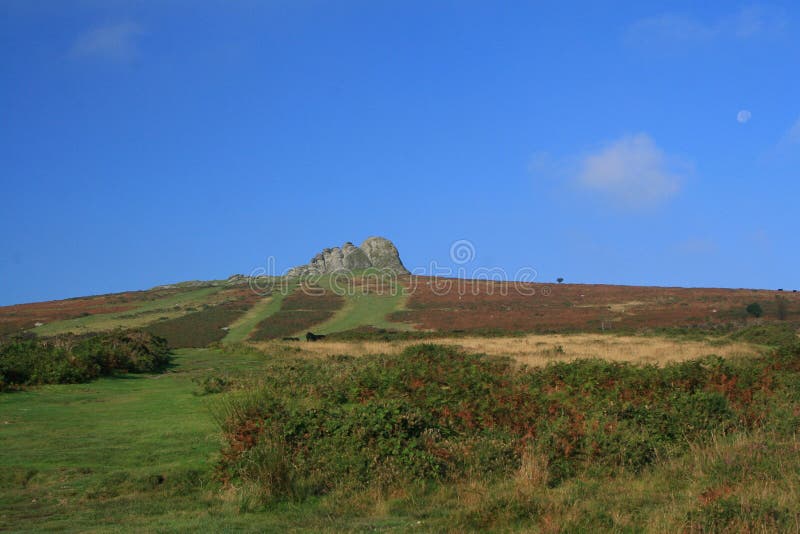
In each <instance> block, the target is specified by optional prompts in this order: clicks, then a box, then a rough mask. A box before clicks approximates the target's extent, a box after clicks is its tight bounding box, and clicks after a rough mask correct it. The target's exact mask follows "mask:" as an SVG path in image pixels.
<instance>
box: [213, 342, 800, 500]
mask: <svg viewBox="0 0 800 534" xmlns="http://www.w3.org/2000/svg"><path fill="white" fill-rule="evenodd" d="M798 362H800V346H792V347H789V346H787V347H784V348H783V349H781V350H780V351H778V352H776V353H775V354H773V355H770V356H765V357H761V358H753V359H748V360H741V361H738V360H737V361H727V360H723V359H721V358H718V357H706V358H702V359H698V360H693V361H688V362H682V363H678V364H673V365H668V366H665V367H663V368H658V367H655V366H636V365H632V364H625V363H610V362H606V361H602V360H581V361H575V362H570V363H553V364H550V365H548V366H547V367H545V368H536V369H527V368H521V367H519V366H517V365H516V364H515V363H514V362H513V361H512V360H510V359H504V358H494V357H485V356H481V355H475V354H466V353H463V352H460V351H458V350H457V349H455V348H452V347H444V346H438V345H415V346H411V347H408V348H407V349H406V350H405V351H404V352H403V353H402V354H401V355H399V356H383V355H376V356H366V357H363V358H358V359H353V358H346V357H339V358H330V359H328V360H324V361H319V360H314V361H306V360H299V359H298V360H292V359H286V360H281V361H271V362H268V364H267V367H266V371H265V372H266V373H267V376H266V377H265V379H264V381H263V383H264V384H268V386H264V387H263V388H261V389H259V390H256V391H251V392H247V393H241V394H237V395H234V396H230V397H228V398H227V399H226V401H225V404H224V409H223V410H222V411H221V412H220V414H219V416H220V417H219V420H220V422H221V425H222V428H223V432H224V435H225V438H226V441H227V446H226V448H225V449H224V451H223V461H222V464H221V472H222V473H223V476H224V478H225V479H227V480H231V479H238V480H240V481H242V482H243V483H245V484H247V485H253V484H254V485H255V486H257V487H261V488H262V493H261V494H262V497H264V498H269V499H276V498H277V499H281V498H292V499H297V498H304V497H305V496H308V495H315V494H324V493H328V492H331V491H350V490H360V489H365V488H368V487H370V486H378V487H381V488H386V487H389V486H393V485H398V484H403V483H405V482H408V481H410V480H417V481H445V482H447V481H458V480H463V479H467V478H470V479H472V478H477V479H486V480H491V479H494V478H499V479H507V478H508V477H509V476H511V475H512V474H513V472H514V471H515V470H516V469H518V468H519V466H520V464H521V462H522V455H523V453H524V452H525V451H530V452H531V454H534V455H535V456H537V457H539V458H542V459H543V460H542V464H543V465H546V470H547V475H546V478H547V480H546V482H547V483H548V484H549V485H550V486H556V485H559V484H561V483H562V482H563V481H565V480H568V479H571V478H574V477H576V476H580V475H581V474H582V473H589V474H591V475H610V476H615V475H617V474H620V473H623V472H633V473H639V472H641V471H643V470H644V469H647V468H648V467H649V466H651V465H652V464H653V463H654V462H655V461H656V459H657V458H661V457H665V456H668V455H670V454H677V453H680V452H681V451H685V450H687V449H688V447H689V446H690V444H691V443H693V442H702V441H703V440H707V439H709V438H710V437H711V436H713V435H715V434H720V433H728V432H733V431H747V430H750V429H753V428H755V427H757V426H759V425H762V424H763V423H764V421H765V417H767V415H765V414H770V413H783V412H780V411H777V410H776V409H775V407H774V406H772V405H770V404H769V403H776V402H779V399H781V398H786V397H785V395H789V394H791V391H794V388H796V386H797V384H798V382H800V363H798ZM779 369H780V370H781V373H782V374H781V375H777V374H776V372H777V370H779ZM779 390H780V391H786V392H787V393H785V394H781V395H778V394H777V391H779ZM251 451H252V452H251ZM259 458H260V459H261V460H260V459H259ZM278 460H280V461H278Z"/></svg>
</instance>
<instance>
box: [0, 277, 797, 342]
mask: <svg viewBox="0 0 800 534" xmlns="http://www.w3.org/2000/svg"><path fill="white" fill-rule="evenodd" d="M248 282H249V281H248V279H245V278H241V277H237V278H232V279H230V280H227V281H209V282H195V283H192V284H190V285H184V286H181V285H177V286H169V287H158V288H154V289H151V290H147V291H134V292H124V293H117V294H109V295H98V296H91V297H78V298H72V299H66V300H60V301H50V302H40V303H32V304H19V305H15V306H4V307H0V335H8V334H13V333H20V332H33V333H36V334H37V335H40V336H52V335H57V334H62V333H67V332H71V333H79V334H82V333H88V332H102V331H109V330H114V329H117V328H145V329H148V330H151V331H152V332H154V333H157V334H159V335H163V336H164V337H167V339H169V340H170V341H171V343H172V344H173V346H175V347H202V346H207V345H208V344H210V343H213V342H218V341H226V340H227V341H229V342H237V341H246V340H249V339H253V340H259V339H262V340H263V339H270V338H276V337H294V336H297V335H299V334H303V333H305V332H306V331H309V330H310V331H315V332H317V331H319V332H322V333H336V332H343V331H348V330H355V329H363V327H374V328H379V329H385V330H398V331H409V330H414V331H421V332H452V331H463V332H473V333H481V332H489V331H493V332H507V333H508V332H517V333H520V332H531V333H543V332H576V331H583V332H586V331H588V332H603V331H608V330H612V331H623V332H635V331H642V330H652V329H664V328H695V329H732V328H734V327H736V326H741V325H745V324H747V323H748V321H751V322H752V321H755V320H756V319H755V318H753V317H751V316H750V315H749V314H748V312H747V311H746V308H747V306H748V305H750V304H752V303H758V304H759V305H760V307H761V308H762V310H763V316H762V317H761V318H760V319H759V320H760V321H765V320H766V321H771V320H779V319H780V320H789V321H796V320H798V319H800V296H799V295H798V294H797V293H790V292H780V291H767V290H750V289H713V288H675V287H672V288H670V287H637V286H616V285H585V284H557V285H548V284H524V285H522V286H520V285H517V284H514V283H509V282H486V281H479V280H456V279H442V278H432V277H427V276H411V275H399V276H397V277H395V278H392V279H385V278H381V276H379V275H378V274H376V273H375V272H371V271H368V270H367V271H364V270H362V271H356V272H354V273H353V274H352V276H350V277H349V278H348V279H347V281H346V282H344V283H343V281H342V279H340V278H337V275H331V274H326V275H321V276H319V277H317V278H315V279H314V280H313V282H309V281H304V282H302V283H301V279H300V278H289V277H287V278H276V279H272V280H270V281H269V286H268V288H267V289H266V290H265V289H264V288H255V289H254V288H253V287H251V285H252V284H249V283H248Z"/></svg>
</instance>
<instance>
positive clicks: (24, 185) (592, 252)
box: [0, 0, 800, 304]
mask: <svg viewBox="0 0 800 534" xmlns="http://www.w3.org/2000/svg"><path fill="white" fill-rule="evenodd" d="M599 4H600V3H598V2H552V3H548V4H545V3H541V2H513V1H511V2H502V3H500V2H489V1H481V2H478V1H470V0H459V1H449V2H448V1H429V0H428V1H419V2H414V1H403V2H399V1H398V2H394V1H377V2H376V1H372V0H371V1H344V0H342V1H336V2H332V1H331V2H323V1H303V0H292V1H262V2H256V1H244V0H242V1H233V2H223V1H221V0H220V1H205V2H199V1H198V2H189V1H168V0H166V1H159V2H155V1H153V2H133V1H124V0H95V1H61V0H52V1H29V0H19V1H17V0H3V1H1V2H0V176H1V178H0V199H2V210H0V225H2V228H3V230H4V231H3V232H2V237H1V238H0V239H2V244H1V246H0V304H12V303H18V302H28V301H37V300H44V299H55V298H64V297H70V296H78V295H86V294H97V293H105V292H114V291H122V290H127V289H142V288H147V287H150V286H153V285H156V284H161V283H168V282H175V281H181V280H189V279H212V278H225V277H227V276H228V275H230V274H233V273H245V274H247V273H249V272H251V271H252V270H253V269H254V268H257V267H259V266H264V265H265V262H266V261H267V258H268V257H270V256H272V257H274V258H275V260H276V265H277V268H278V270H283V269H286V268H288V267H291V266H293V265H295V264H300V263H305V262H306V261H308V259H309V258H310V257H311V256H312V255H313V254H314V253H316V252H317V251H318V250H319V249H321V248H323V247H326V246H334V245H341V244H342V243H343V242H345V241H353V242H356V243H359V242H361V241H362V240H363V239H365V238H366V237H368V236H370V235H384V236H386V237H389V238H390V239H392V240H394V241H395V243H396V244H397V246H398V248H399V249H400V252H401V255H402V257H403V260H404V261H405V263H406V264H407V266H409V267H410V268H414V267H421V268H422V267H425V268H429V267H430V265H431V262H437V264H439V265H443V266H447V265H452V262H451V261H450V258H449V254H450V247H451V244H452V243H453V242H454V241H456V240H461V239H466V240H469V241H470V242H471V243H472V244H473V246H474V250H475V252H476V254H475V258H474V261H472V262H470V263H468V264H465V265H463V267H464V268H465V269H466V270H467V271H469V270H471V269H474V268H477V267H499V268H503V269H505V270H507V271H508V272H509V274H510V276H513V274H514V273H515V272H516V271H517V270H518V269H520V268H522V267H530V268H533V269H535V270H536V271H537V272H538V280H540V281H552V280H554V279H555V278H556V277H559V276H563V277H564V278H565V279H566V280H567V281H569V282H584V283H622V284H643V285H682V286H721V287H758V288H786V289H791V288H795V287H800V271H799V270H798V269H797V266H798V263H799V262H800V261H799V260H800V246H798V245H800V239H798V234H797V231H798V223H797V220H798V219H797V213H796V211H797V206H799V205H800V202H799V201H798V199H800V185H799V184H798V174H800V173H799V172H798V171H800V26H798V25H800V9H798V7H797V4H796V3H794V2H783V3H772V4H736V3H734V2H706V3H703V5H702V6H701V7H699V3H697V2H669V3H665V2H630V3H627V4H626V3H621V2H614V3H609V4H608V5H606V6H601V5H599Z"/></svg>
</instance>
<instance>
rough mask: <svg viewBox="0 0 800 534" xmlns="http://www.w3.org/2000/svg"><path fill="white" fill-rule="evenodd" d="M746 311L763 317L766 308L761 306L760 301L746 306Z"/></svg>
mask: <svg viewBox="0 0 800 534" xmlns="http://www.w3.org/2000/svg"><path fill="white" fill-rule="evenodd" d="M745 311H746V312H747V313H748V314H750V315H752V316H753V317H761V316H762V315H764V309H763V308H762V307H761V304H759V303H758V302H753V303H752V304H748V305H747V307H746V308H745Z"/></svg>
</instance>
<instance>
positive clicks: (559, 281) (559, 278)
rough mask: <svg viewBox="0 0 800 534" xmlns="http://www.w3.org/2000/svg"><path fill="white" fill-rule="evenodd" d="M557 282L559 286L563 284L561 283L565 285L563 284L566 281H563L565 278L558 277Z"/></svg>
mask: <svg viewBox="0 0 800 534" xmlns="http://www.w3.org/2000/svg"><path fill="white" fill-rule="evenodd" d="M556 282H558V283H559V284H561V283H563V282H564V279H563V278H561V277H558V278H556Z"/></svg>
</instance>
